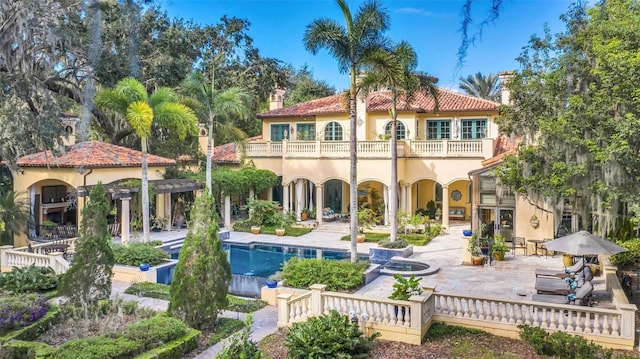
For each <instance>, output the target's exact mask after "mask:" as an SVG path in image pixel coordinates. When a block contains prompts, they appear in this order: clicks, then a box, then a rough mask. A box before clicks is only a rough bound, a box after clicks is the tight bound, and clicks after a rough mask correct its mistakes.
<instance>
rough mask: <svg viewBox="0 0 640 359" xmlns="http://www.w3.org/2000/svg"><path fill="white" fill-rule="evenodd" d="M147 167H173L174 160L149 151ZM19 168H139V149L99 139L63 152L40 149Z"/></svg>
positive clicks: (19, 161)
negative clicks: (58, 153)
mask: <svg viewBox="0 0 640 359" xmlns="http://www.w3.org/2000/svg"><path fill="white" fill-rule="evenodd" d="M147 163H148V165H149V166H172V165H175V164H176V161H175V160H172V159H169V158H164V157H160V156H156V155H152V154H148V155H147ZM16 165H18V166H20V167H47V166H48V167H71V168H73V167H85V168H94V167H139V166H141V165H142V152H141V151H136V150H132V149H130V148H127V147H122V146H116V145H112V144H109V143H105V142H100V141H86V142H80V143H77V144H75V145H73V146H70V147H69V148H67V149H66V151H65V153H64V154H62V155H57V156H54V154H53V153H52V152H51V151H43V152H38V153H34V154H31V155H26V156H23V157H22V158H20V159H19V160H18V161H17V162H16Z"/></svg>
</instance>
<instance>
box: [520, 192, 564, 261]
mask: <svg viewBox="0 0 640 359" xmlns="http://www.w3.org/2000/svg"><path fill="white" fill-rule="evenodd" d="M541 206H542V207H544V205H541ZM533 215H535V216H536V217H538V220H539V225H538V227H537V228H533V227H531V224H530V223H529V222H530V219H531V216H533ZM515 221H516V224H515V236H516V237H524V238H525V239H545V238H550V239H552V238H553V237H554V228H555V227H554V221H553V215H552V214H551V212H546V211H544V210H543V209H541V208H537V207H536V206H534V205H532V204H531V203H530V202H529V201H528V200H527V199H525V198H524V197H522V196H517V197H516V214H515ZM529 247H530V248H529V250H533V246H532V245H531V244H530V245H529Z"/></svg>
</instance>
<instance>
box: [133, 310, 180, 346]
mask: <svg viewBox="0 0 640 359" xmlns="http://www.w3.org/2000/svg"><path fill="white" fill-rule="evenodd" d="M188 329H189V328H188V327H187V325H186V324H184V323H183V322H182V321H180V320H178V319H175V318H171V317H168V316H162V315H158V316H155V317H153V318H150V319H146V320H143V321H140V322H137V323H133V324H129V325H128V326H127V327H126V328H125V330H124V333H123V335H122V336H123V337H124V338H126V339H130V340H133V341H135V342H138V343H141V344H142V345H143V346H142V351H146V350H149V349H152V348H155V347H158V346H160V345H162V344H163V343H168V342H170V341H172V340H174V339H177V338H180V337H181V336H183V335H185V334H186V333H187V330H188Z"/></svg>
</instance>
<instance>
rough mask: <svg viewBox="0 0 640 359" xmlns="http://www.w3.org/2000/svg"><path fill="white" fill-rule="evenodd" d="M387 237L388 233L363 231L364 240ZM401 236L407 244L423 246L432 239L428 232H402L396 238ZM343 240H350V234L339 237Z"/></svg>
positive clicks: (374, 240) (375, 240) (377, 239)
mask: <svg viewBox="0 0 640 359" xmlns="http://www.w3.org/2000/svg"><path fill="white" fill-rule="evenodd" d="M387 238H389V233H370V232H365V233H364V241H365V242H375V243H377V242H379V241H381V240H383V239H387ZM400 238H403V239H404V240H406V241H407V243H409V244H413V245H414V246H424V245H425V244H427V243H429V241H431V240H432V239H433V237H430V236H429V235H428V234H403V233H399V234H398V239H400ZM340 239H341V240H343V241H349V240H351V236H350V235H346V236H343V237H341V238H340Z"/></svg>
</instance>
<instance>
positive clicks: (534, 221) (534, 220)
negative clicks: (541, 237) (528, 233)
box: [529, 214, 540, 228]
mask: <svg viewBox="0 0 640 359" xmlns="http://www.w3.org/2000/svg"><path fill="white" fill-rule="evenodd" d="M529 224H530V225H531V227H533V228H538V226H539V225H540V220H539V219H538V217H536V215H535V214H534V215H533V216H531V218H529Z"/></svg>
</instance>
